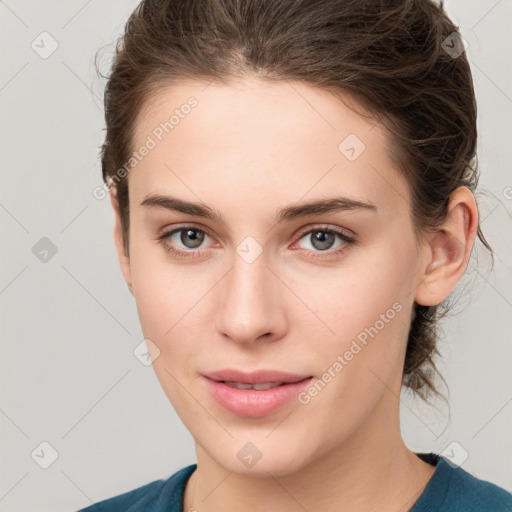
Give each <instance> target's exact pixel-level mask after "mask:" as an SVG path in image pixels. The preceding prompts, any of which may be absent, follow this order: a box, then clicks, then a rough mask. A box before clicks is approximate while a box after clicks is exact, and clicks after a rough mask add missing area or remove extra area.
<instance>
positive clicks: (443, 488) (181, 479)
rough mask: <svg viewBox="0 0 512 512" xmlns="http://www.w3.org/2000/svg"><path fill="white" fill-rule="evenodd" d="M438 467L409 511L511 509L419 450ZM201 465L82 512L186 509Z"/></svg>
mask: <svg viewBox="0 0 512 512" xmlns="http://www.w3.org/2000/svg"><path fill="white" fill-rule="evenodd" d="M416 455H417V456H418V457H420V458H421V459H423V460H424V461H425V462H428V463H429V464H432V465H435V467H436V469H435V471H434V473H433V475H432V477H431V478H430V480H429V482H428V484H427V486H426V487H425V489H424V491H423V493H422V494H421V496H420V497H419V498H418V500H417V501H416V502H415V503H414V505H413V507H412V508H411V509H409V511H408V512H511V511H512V494H511V493H510V492H508V491H507V490H505V489H503V488H502V487H499V486H497V485H495V484H493V483H491V482H487V481H486V480H480V479H478V478H475V477H474V476H473V475H471V474H470V473H468V472H467V471H465V470H464V469H462V468H460V467H453V466H452V465H451V464H450V463H449V462H448V461H447V460H446V459H445V458H444V457H441V456H440V455H436V454H434V453H417V454H416ZM196 467H197V465H196V464H191V465H190V466H186V467H184V468H182V469H180V470H179V471H177V472H176V473H174V475H172V476H171V477H169V478H168V479H167V480H155V481H154V482H151V483H149V484H146V485H143V486H142V487H138V488H137V489H134V490H133V491H129V492H126V493H124V494H120V495H119V496H115V497H113V498H109V499H107V500H104V501H100V502H98V503H96V504H94V505H91V506H89V507H86V508H83V509H81V510H79V511H78V512H183V508H182V500H183V491H184V489H185V483H186V482H187V480H188V478H189V477H190V475H191V474H192V473H193V472H194V471H195V469H196Z"/></svg>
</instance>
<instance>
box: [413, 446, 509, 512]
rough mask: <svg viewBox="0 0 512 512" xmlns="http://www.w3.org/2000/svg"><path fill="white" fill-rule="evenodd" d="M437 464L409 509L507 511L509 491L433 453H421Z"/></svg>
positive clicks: (477, 511) (415, 510)
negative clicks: (417, 498)
mask: <svg viewBox="0 0 512 512" xmlns="http://www.w3.org/2000/svg"><path fill="white" fill-rule="evenodd" d="M422 458H423V459H424V460H427V461H428V462H430V463H433V464H435V465H436V469H435V472H434V474H433V475H432V478H431V479H430V481H429V482H428V484H427V486H426V488H425V490H424V491H423V493H422V495H421V496H420V498H419V500H418V501H417V502H416V504H415V505H414V507H413V508H412V509H411V512H424V511H425V512H426V511H430V510H439V511H445V512H458V511H461V512H462V511H464V512H484V511H485V512H502V511H503V512H510V511H511V510H512V494H511V493H510V492H509V491H507V490H506V489H504V488H502V487H499V486H498V485H496V484H493V483H492V482H489V481H487V480H482V479H480V478H477V477H475V476H473V475H472V474H471V473H469V472H468V471H466V470H464V469H462V468H461V467H460V466H456V465H454V464H453V463H452V462H451V461H449V460H448V459H446V458H445V457H442V456H440V455H436V454H422Z"/></svg>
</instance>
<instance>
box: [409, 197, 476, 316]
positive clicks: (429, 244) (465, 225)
mask: <svg viewBox="0 0 512 512" xmlns="http://www.w3.org/2000/svg"><path fill="white" fill-rule="evenodd" d="M477 229H478V209H477V206H476V201H475V198H474V196H473V194H472V192H471V191H470V190H469V189H468V188H467V187H459V188H457V189H456V190H455V191H454V192H453V193H452V195H451V197H450V201H449V203H448V209H447V214H446V218H445V220H444V221H443V223H442V225H441V226H439V228H438V229H437V230H436V231H435V233H432V234H429V235H427V236H426V240H425V246H424V253H425V262H426V263H425V265H424V269H425V270H424V272H423V273H422V275H420V281H419V285H418V286H417V288H416V292H415V301H416V302H417V303H418V304H421V305H423V306H435V305H438V304H440V303H441V302H443V300H445V299H446V297H448V295H449V294H450V293H451V291H452V290H453V289H454V288H455V286H456V285H457V283H458V282H459V281H460V279H461V278H462V276H463V274H464V271H465V270H466V267H467V264H468V260H469V257H470V254H471V249H472V247H473V242H474V239H475V235H476V232H477Z"/></svg>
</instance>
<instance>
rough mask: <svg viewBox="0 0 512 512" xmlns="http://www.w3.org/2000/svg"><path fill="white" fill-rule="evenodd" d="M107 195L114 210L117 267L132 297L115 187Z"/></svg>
mask: <svg viewBox="0 0 512 512" xmlns="http://www.w3.org/2000/svg"><path fill="white" fill-rule="evenodd" d="M109 193H110V202H111V204H112V208H113V210H114V242H115V246H116V252H117V257H118V260H119V265H120V267H121V272H122V273H123V277H124V280H125V282H126V284H127V286H128V289H129V290H130V293H131V294H132V295H133V286H132V277H131V267H130V257H129V255H128V254H126V250H125V246H124V238H123V230H122V227H121V220H120V214H119V203H118V200H117V195H116V189H115V187H113V188H110V192H109Z"/></svg>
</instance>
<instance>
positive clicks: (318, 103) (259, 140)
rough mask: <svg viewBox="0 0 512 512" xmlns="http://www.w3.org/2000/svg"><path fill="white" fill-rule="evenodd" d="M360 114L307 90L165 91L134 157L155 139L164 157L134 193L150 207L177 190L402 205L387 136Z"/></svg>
mask: <svg viewBox="0 0 512 512" xmlns="http://www.w3.org/2000/svg"><path fill="white" fill-rule="evenodd" d="M357 109H359V110H357ZM356 110H357V111H356ZM360 112H361V109H360V107H359V105H357V104H356V103H355V102H354V101H353V100H352V99H351V98H350V97H348V96H342V97H341V98H340V97H337V96H334V95H333V94H331V93H329V92H327V91H325V90H322V89H319V88H314V87H312V86H310V85H307V84H305V83H302V82H291V81H280V82H268V81H264V80H260V79H251V80H238V81H233V82H232V83H229V85H226V84H219V83H217V82H210V83H209V82H206V81H205V82H193V81H191V82H180V83H178V84H175V85H173V86H169V87H165V88H162V89H160V90H159V91H158V92H157V94H155V95H153V96H152V97H151V98H150V99H149V100H148V101H147V102H146V103H145V105H144V108H143V109H142V110H141V112H140V114H139V117H138V119H137V123H136V125H135V131H134V137H133V141H132V146H133V149H134V150H137V149H138V148H140V147H142V146H143V145H144V144H145V143H146V142H147V141H148V140H149V139H151V140H152V141H153V143H154V147H153V148H152V149H151V151H150V152H149V154H147V156H145V157H144V158H143V159H142V160H141V161H140V163H137V165H136V167H135V168H134V170H132V171H131V172H130V175H129V183H130V190H131V191H132V190H133V194H134V195H135V196H137V197H139V198H141V199H142V198H143V196H144V195H147V194H148V193H150V192H155V191H157V190H158V191H160V192H164V191H165V190H167V191H168V190H169V189H170V188H175V186H178V187H180V188H181V189H183V190H184V192H185V193H186V194H188V195H189V194H190V190H188V191H187V190H186V189H184V188H183V186H184V185H185V186H186V185H189V187H188V188H189V189H191V187H193V189H194V191H195V192H197V194H196V195H199V196H200V197H201V195H200V194H199V192H201V193H203V194H206V195H208V194H212V193H213V192H212V189H213V188H215V189H216V190H217V191H218V196H219V197H224V198H226V194H229V193H230V191H233V190H236V191H237V192H241V191H243V190H245V191H246V192H252V194H253V195H258V194H260V195H261V194H263V195H267V196H268V194H269V190H272V194H273V197H274V198H275V199H278V200H280V199H282V200H283V201H290V200H291V201H293V200H298V199H300V197H301V196H303V195H304V194H307V193H309V192H308V191H311V193H313V192H317V193H320V194H322V193H325V192H327V191H330V190H332V188H333V187H336V188H337V189H339V190H338V191H339V192H346V193H347V194H351V195H352V197H355V198H358V197H359V198H363V197H365V198H369V197H370V196H373V199H374V200H375V199H378V200H379V201H381V202H385V201H388V202H389V201H391V203H393V204H395V205H396V200H397V196H398V197H401V198H402V199H405V198H406V197H407V187H406V184H405V182H404V180H403V178H402V177H401V176H400V174H399V173H398V172H397V170H396V166H395V164H394V163H393V162H392V160H391V158H390V153H389V140H388V135H387V132H386V131H385V129H384V127H383V126H381V125H379V123H377V122H376V121H375V120H374V119H373V118H371V117H369V116H363V115H361V113H360ZM153 143H152V144H151V145H153ZM180 181H181V183H180ZM249 185H250V190H247V189H248V186H249ZM242 189H243V190H242ZM130 195H132V194H130ZM196 199H197V198H196Z"/></svg>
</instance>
